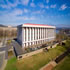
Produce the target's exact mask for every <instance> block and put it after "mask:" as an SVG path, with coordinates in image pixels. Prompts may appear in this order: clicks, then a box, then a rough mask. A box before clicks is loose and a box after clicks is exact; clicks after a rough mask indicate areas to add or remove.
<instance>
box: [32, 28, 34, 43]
mask: <svg viewBox="0 0 70 70" xmlns="http://www.w3.org/2000/svg"><path fill="white" fill-rule="evenodd" d="M32 29H33V44H34V28H32Z"/></svg>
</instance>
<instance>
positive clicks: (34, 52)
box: [17, 43, 58, 60]
mask: <svg viewBox="0 0 70 70" xmlns="http://www.w3.org/2000/svg"><path fill="white" fill-rule="evenodd" d="M57 44H58V43H56V44H55V45H53V46H52V48H55V47H56V45H57ZM45 48H47V49H50V46H48V47H45ZM43 49H44V48H42V49H39V50H36V51H33V52H30V53H26V54H23V55H19V56H18V57H17V59H18V60H19V59H20V58H19V57H22V58H21V59H23V58H26V57H29V56H32V55H34V54H37V53H40V52H43Z"/></svg>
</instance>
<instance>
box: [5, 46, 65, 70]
mask: <svg viewBox="0 0 70 70" xmlns="http://www.w3.org/2000/svg"><path fill="white" fill-rule="evenodd" d="M65 50H66V49H65V48H64V47H61V46H57V47H56V48H52V49H50V50H49V52H41V53H38V54H35V55H33V56H31V57H27V58H25V59H22V60H19V61H16V58H12V59H10V60H8V63H7V66H6V69H5V70H39V69H40V68H41V67H43V66H44V65H46V64H47V63H48V62H49V61H51V60H52V59H54V58H56V57H57V56H59V55H60V54H61V53H63V52H64V51H65Z"/></svg>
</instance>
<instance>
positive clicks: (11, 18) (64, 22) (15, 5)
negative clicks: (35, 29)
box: [0, 0, 70, 27]
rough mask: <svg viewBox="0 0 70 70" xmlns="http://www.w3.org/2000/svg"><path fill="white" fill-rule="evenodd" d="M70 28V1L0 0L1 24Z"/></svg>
mask: <svg viewBox="0 0 70 70" xmlns="http://www.w3.org/2000/svg"><path fill="white" fill-rule="evenodd" d="M24 23H36V24H48V25H55V26H57V27H70V0H0V24H4V25H12V26H15V25H20V24H24Z"/></svg>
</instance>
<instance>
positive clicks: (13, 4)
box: [0, 0, 19, 9]
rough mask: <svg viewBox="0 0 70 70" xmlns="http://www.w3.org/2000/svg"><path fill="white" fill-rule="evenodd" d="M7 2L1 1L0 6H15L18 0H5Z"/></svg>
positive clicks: (8, 7)
mask: <svg viewBox="0 0 70 70" xmlns="http://www.w3.org/2000/svg"><path fill="white" fill-rule="evenodd" d="M6 2H7V4H5V1H3V3H2V4H0V7H2V8H6V9H10V8H11V7H16V6H17V5H18V4H19V1H18V0H15V1H14V2H13V3H11V2H10V1H9V0H6Z"/></svg>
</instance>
